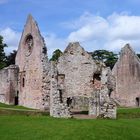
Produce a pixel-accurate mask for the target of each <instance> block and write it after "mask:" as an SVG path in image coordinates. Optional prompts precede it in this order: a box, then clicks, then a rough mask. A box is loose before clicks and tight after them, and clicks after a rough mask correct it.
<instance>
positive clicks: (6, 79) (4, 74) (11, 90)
mask: <svg viewBox="0 0 140 140" xmlns="http://www.w3.org/2000/svg"><path fill="white" fill-rule="evenodd" d="M17 79H18V68H17V66H15V65H11V66H9V67H6V68H4V69H2V70H0V102H2V103H6V104H13V105H14V104H15V97H16V96H17V94H18V91H17Z"/></svg>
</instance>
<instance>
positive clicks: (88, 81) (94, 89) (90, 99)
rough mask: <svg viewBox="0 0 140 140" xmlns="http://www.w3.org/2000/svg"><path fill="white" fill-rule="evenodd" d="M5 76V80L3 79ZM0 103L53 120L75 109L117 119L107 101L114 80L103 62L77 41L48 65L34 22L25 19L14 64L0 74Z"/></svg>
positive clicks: (111, 102) (110, 102) (113, 105)
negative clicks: (41, 112) (38, 112)
mask: <svg viewBox="0 0 140 140" xmlns="http://www.w3.org/2000/svg"><path fill="white" fill-rule="evenodd" d="M5 77H6V78H5ZM0 78H1V82H0V102H3V103H7V104H19V105H22V106H26V107H30V108H36V109H41V110H49V111H50V115H51V116H53V117H66V118H69V117H72V116H73V111H74V110H87V111H88V115H90V116H94V117H101V118H116V104H115V102H114V101H113V100H112V99H111V98H110V96H111V94H112V92H113V91H114V89H115V84H116V83H115V78H114V77H113V75H112V74H111V70H110V69H109V68H107V67H106V66H105V65H104V64H103V63H102V62H98V61H95V60H93V58H92V56H91V55H90V54H89V53H88V52H86V51H85V50H84V49H83V48H82V47H81V46H80V44H79V43H78V42H73V43H69V45H68V47H67V48H66V49H65V51H64V53H63V55H62V56H61V57H60V58H59V60H58V61H57V62H50V61H49V60H48V57H47V49H46V45H45V43H44V39H43V37H42V36H41V34H40V31H39V28H38V26H37V23H36V22H35V20H34V19H33V18H32V16H31V15H29V16H28V19H27V22H26V25H25V27H24V30H23V34H22V37H21V40H20V43H19V47H18V51H17V56H16V65H15V66H9V67H7V68H5V69H3V70H1V71H0Z"/></svg>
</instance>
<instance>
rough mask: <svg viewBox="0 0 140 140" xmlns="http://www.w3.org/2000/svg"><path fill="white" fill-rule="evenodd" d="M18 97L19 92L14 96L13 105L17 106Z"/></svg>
mask: <svg viewBox="0 0 140 140" xmlns="http://www.w3.org/2000/svg"><path fill="white" fill-rule="evenodd" d="M18 95H19V91H17V94H16V96H15V105H18V104H19V103H18Z"/></svg>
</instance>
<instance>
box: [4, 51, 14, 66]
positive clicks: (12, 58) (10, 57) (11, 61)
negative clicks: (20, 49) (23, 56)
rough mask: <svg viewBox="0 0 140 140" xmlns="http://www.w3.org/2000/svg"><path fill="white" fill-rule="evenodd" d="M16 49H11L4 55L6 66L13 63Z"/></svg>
mask: <svg viewBox="0 0 140 140" xmlns="http://www.w3.org/2000/svg"><path fill="white" fill-rule="evenodd" d="M16 54H17V51H16V50H13V52H11V53H10V54H9V55H8V56H7V57H6V64H7V66H9V65H12V64H15V58H16Z"/></svg>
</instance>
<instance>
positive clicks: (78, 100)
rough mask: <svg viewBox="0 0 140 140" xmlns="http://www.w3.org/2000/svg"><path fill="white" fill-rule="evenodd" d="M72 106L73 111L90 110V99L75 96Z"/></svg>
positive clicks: (72, 99)
mask: <svg viewBox="0 0 140 140" xmlns="http://www.w3.org/2000/svg"><path fill="white" fill-rule="evenodd" d="M70 106H71V108H72V109H77V110H88V107H89V97H83V96H74V97H72V98H71V104H70Z"/></svg>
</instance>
